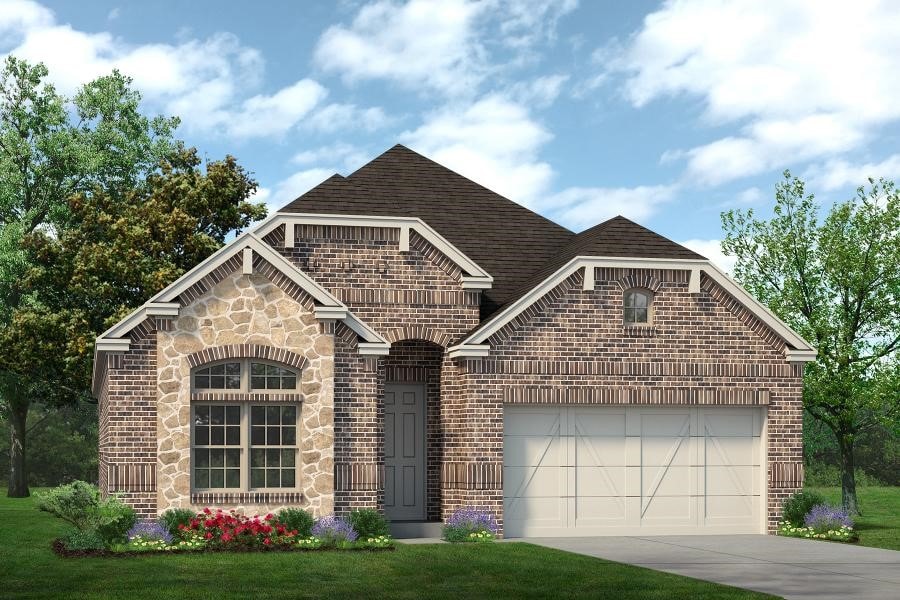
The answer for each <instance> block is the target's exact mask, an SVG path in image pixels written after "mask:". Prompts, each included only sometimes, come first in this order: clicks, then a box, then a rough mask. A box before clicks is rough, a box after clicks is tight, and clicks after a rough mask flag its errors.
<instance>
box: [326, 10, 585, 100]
mask: <svg viewBox="0 0 900 600" xmlns="http://www.w3.org/2000/svg"><path fill="white" fill-rule="evenodd" d="M577 5H578V2H577V0H410V1H409V2H405V3H400V2H397V1H395V0H376V1H374V2H370V3H368V4H365V5H364V6H363V7H362V8H361V9H360V10H359V12H358V13H357V14H356V16H355V17H354V19H353V21H352V23H350V24H349V25H334V26H332V27H329V28H328V29H327V30H326V31H325V32H324V33H323V34H322V36H321V37H320V38H319V42H318V44H317V45H316V49H315V55H314V61H315V63H316V64H317V65H318V66H319V67H320V68H322V69H324V70H326V71H329V72H333V73H339V74H341V75H342V76H343V78H344V79H345V80H346V81H348V82H355V81H363V80H372V79H385V80H389V81H394V82H397V83H399V84H400V85H402V86H404V87H406V88H408V89H412V90H415V91H423V90H427V91H432V92H434V91H436V92H439V93H441V94H444V95H447V96H451V97H464V96H471V95H472V94H474V93H475V92H477V88H478V87H479V84H480V83H481V82H482V81H484V80H485V78H486V77H488V76H489V75H491V74H496V73H498V72H500V71H502V70H503V69H504V67H505V66H518V65H521V64H522V63H523V62H528V61H531V60H533V59H534V58H535V56H533V54H534V48H535V47H536V46H537V45H538V44H542V43H552V42H553V41H554V40H555V38H556V30H557V26H558V22H559V20H560V19H561V18H562V17H563V16H565V15H567V14H569V13H570V12H572V11H573V10H574V9H575V7H576V6H577ZM496 46H503V47H505V48H506V49H507V50H512V52H511V53H510V54H511V55H510V56H504V57H503V59H502V60H501V59H500V58H498V56H496V55H495V56H493V57H492V56H490V55H491V52H490V48H491V47H496ZM492 59H493V60H492ZM504 61H506V64H504Z"/></svg>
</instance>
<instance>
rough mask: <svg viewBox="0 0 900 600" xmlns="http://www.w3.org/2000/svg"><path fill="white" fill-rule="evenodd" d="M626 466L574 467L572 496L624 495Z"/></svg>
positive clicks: (625, 493) (625, 489) (625, 491)
mask: <svg viewBox="0 0 900 600" xmlns="http://www.w3.org/2000/svg"><path fill="white" fill-rule="evenodd" d="M626 469H627V467H576V468H575V482H576V483H575V493H574V494H573V495H574V496H625V495H627V488H626V485H625V478H626Z"/></svg>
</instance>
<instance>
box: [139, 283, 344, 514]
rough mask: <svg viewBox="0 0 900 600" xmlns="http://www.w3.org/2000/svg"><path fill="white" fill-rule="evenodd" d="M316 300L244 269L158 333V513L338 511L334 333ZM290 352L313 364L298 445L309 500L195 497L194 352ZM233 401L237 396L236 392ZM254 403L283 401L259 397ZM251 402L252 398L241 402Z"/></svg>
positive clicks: (305, 377) (306, 372)
mask: <svg viewBox="0 0 900 600" xmlns="http://www.w3.org/2000/svg"><path fill="white" fill-rule="evenodd" d="M312 309H313V305H312V302H311V300H310V299H309V298H307V297H305V295H304V296H301V297H299V298H294V297H291V296H289V295H288V294H287V293H285V291H283V290H282V289H281V288H279V287H278V286H276V285H275V284H273V283H272V282H271V281H270V280H269V279H267V278H266V277H263V276H261V275H258V274H254V275H243V274H241V273H240V272H239V271H238V272H235V273H232V274H231V275H229V276H227V277H225V278H224V279H223V280H222V281H220V282H219V283H217V284H216V285H214V286H213V287H212V288H211V289H209V290H208V291H206V292H204V293H202V294H201V295H200V296H199V297H198V298H196V299H195V300H193V301H192V302H191V303H190V304H188V305H187V306H184V307H182V309H181V310H180V312H179V317H178V318H177V319H175V320H174V321H173V322H172V323H171V325H170V326H169V328H168V329H169V330H168V331H160V332H159V334H158V353H157V354H158V378H159V384H158V388H159V398H158V451H159V469H158V477H159V480H158V485H157V489H158V494H157V507H156V508H157V511H159V512H162V511H164V510H166V509H168V508H174V507H190V506H194V507H195V508H196V507H198V506H203V505H208V504H212V503H214V504H215V505H217V506H220V507H222V508H236V509H239V510H244V511H246V512H248V513H257V512H266V511H274V510H277V509H278V508H281V507H283V506H286V505H290V506H302V507H303V508H307V509H310V510H311V511H312V512H313V514H315V515H317V516H318V515H324V514H329V513H331V512H332V511H333V506H334V475H333V466H334V455H333V440H334V410H333V409H334V334H333V330H334V327H333V325H329V324H325V323H320V322H319V321H317V320H316V319H315V317H314V315H313V312H312ZM253 347H258V348H266V347H269V348H274V349H283V350H287V351H289V352H292V353H294V354H296V355H299V356H301V357H303V358H305V360H306V364H305V367H304V368H303V370H302V373H301V375H300V381H301V384H300V385H301V390H300V391H301V393H302V397H303V403H302V406H301V412H300V427H299V430H298V441H299V443H300V453H299V457H298V461H299V466H300V475H299V490H300V492H302V499H300V498H296V497H293V496H291V495H290V494H287V495H279V494H269V495H268V496H266V495H265V494H263V497H262V498H254V497H252V496H250V495H247V494H226V495H224V496H222V495H215V496H214V497H210V496H212V495H209V494H204V495H203V496H202V497H195V500H197V502H192V498H191V489H190V485H191V484H190V455H191V448H190V433H191V432H190V404H191V399H192V398H191V379H190V374H191V364H190V363H191V361H190V357H191V355H194V354H196V353H198V352H201V351H205V350H212V352H211V353H212V354H216V352H217V351H221V349H223V348H230V350H229V353H228V354H227V355H224V354H221V353H220V354H216V355H217V356H221V358H225V357H226V356H227V357H240V355H241V350H242V348H243V349H245V350H246V353H247V356H248V357H249V356H254V355H255V354H253V352H254V350H253ZM229 397H232V396H231V395H229ZM252 397H253V399H254V402H265V401H276V402H277V401H279V398H278V397H277V396H274V395H272V396H271V397H268V396H267V395H264V394H262V395H260V394H254V395H252ZM235 399H244V398H235Z"/></svg>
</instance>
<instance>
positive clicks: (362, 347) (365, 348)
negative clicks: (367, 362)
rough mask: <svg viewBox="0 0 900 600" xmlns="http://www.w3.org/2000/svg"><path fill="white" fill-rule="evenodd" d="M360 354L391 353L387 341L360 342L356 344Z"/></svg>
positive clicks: (381, 354) (383, 354) (378, 354)
mask: <svg viewBox="0 0 900 600" xmlns="http://www.w3.org/2000/svg"><path fill="white" fill-rule="evenodd" d="M357 351H358V352H359V354H360V356H387V355H388V354H390V353H391V345H390V344H387V343H384V344H382V343H376V342H360V343H359V344H357Z"/></svg>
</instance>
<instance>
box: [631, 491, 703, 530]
mask: <svg viewBox="0 0 900 600" xmlns="http://www.w3.org/2000/svg"><path fill="white" fill-rule="evenodd" d="M696 517H697V503H696V502H695V500H694V498H693V497H691V496H654V497H653V498H650V499H645V500H644V502H643V503H642V506H641V522H642V523H641V524H642V525H647V526H651V527H652V526H653V525H657V526H658V525H667V526H668V525H690V524H693V523H695V522H696Z"/></svg>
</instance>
